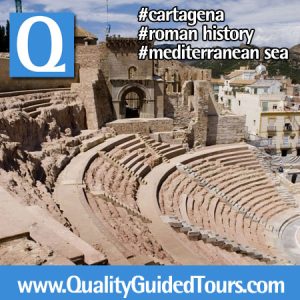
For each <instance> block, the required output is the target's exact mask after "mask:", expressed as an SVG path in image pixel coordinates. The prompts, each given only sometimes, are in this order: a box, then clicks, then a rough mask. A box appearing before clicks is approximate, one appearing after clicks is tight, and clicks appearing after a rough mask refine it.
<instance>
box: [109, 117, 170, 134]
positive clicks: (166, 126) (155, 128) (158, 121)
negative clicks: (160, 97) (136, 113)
mask: <svg viewBox="0 0 300 300" xmlns="http://www.w3.org/2000/svg"><path fill="white" fill-rule="evenodd" d="M106 126H107V127H109V128H113V129H114V130H115V131H116V133H117V134H124V133H133V134H134V133H138V132H139V133H141V134H149V133H154V132H163V131H172V130H173V120H172V119H169V118H155V119H127V120H126V119H124V120H117V121H114V122H111V123H108V124H106Z"/></svg>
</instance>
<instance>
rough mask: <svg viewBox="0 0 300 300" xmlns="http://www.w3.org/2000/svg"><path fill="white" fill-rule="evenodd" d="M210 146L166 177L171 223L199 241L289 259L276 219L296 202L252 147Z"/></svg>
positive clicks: (266, 258)
mask: <svg viewBox="0 0 300 300" xmlns="http://www.w3.org/2000/svg"><path fill="white" fill-rule="evenodd" d="M205 149H206V153H205V154H203V155H201V150H200V151H199V152H197V153H196V154H195V159H193V160H192V161H190V162H188V163H185V162H183V163H180V162H179V163H177V164H176V168H175V171H174V172H172V173H170V174H169V175H168V176H167V177H166V178H165V180H164V181H163V182H162V184H161V187H160V189H159V193H158V199H157V201H158V203H159V207H160V210H161V213H162V214H163V215H164V216H165V217H167V218H166V220H167V222H168V223H169V224H170V225H171V226H173V228H175V229H176V230H177V231H180V232H185V233H186V234H187V236H188V237H189V239H191V240H196V241H198V243H199V241H201V240H204V241H205V240H206V241H208V242H211V243H212V244H214V245H217V246H219V247H221V248H226V249H227V250H228V249H230V251H232V250H234V251H236V252H237V253H240V254H243V255H246V256H250V257H252V258H255V259H258V260H260V261H263V262H267V263H275V262H283V261H284V259H283V258H281V257H280V254H281V253H280V251H278V249H277V248H276V247H275V245H274V244H273V243H272V239H273V238H275V239H276V236H277V235H278V228H276V218H277V217H278V216H280V215H281V214H284V213H286V212H287V211H289V210H291V214H293V212H292V209H293V208H294V207H295V203H294V202H293V201H287V200H286V199H282V198H281V197H280V195H279V193H278V191H277V189H276V187H275V185H274V183H273V182H272V181H271V179H270V178H269V177H268V176H267V174H266V173H265V171H264V170H263V168H262V167H261V166H260V164H259V163H258V160H257V157H256V156H255V155H254V152H253V151H252V150H251V149H250V148H249V147H248V146H246V145H245V146H239V147H235V148H232V147H231V148H230V147H229V148H228V150H224V149H223V150H222V151H221V152H220V151H218V147H212V148H211V149H212V150H211V151H207V148H205ZM274 224H275V225H274ZM230 243H231V245H230ZM200 248H201V247H200ZM199 250H200V249H199Z"/></svg>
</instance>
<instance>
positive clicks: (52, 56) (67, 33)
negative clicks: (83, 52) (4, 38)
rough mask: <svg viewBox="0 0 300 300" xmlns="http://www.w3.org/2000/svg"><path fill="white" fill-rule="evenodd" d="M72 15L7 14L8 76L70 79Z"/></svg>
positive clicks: (72, 54) (72, 55)
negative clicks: (8, 30) (8, 24)
mask: <svg viewBox="0 0 300 300" xmlns="http://www.w3.org/2000/svg"><path fill="white" fill-rule="evenodd" d="M74 18H75V17H74V14H72V13H13V14H10V77H15V78H28V77H30V78H53V77H56V78H73V77H74V67H75V62H74Z"/></svg>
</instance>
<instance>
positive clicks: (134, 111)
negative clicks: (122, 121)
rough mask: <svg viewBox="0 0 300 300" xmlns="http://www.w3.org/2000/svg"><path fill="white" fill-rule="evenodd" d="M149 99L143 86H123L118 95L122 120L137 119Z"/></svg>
mask: <svg viewBox="0 0 300 300" xmlns="http://www.w3.org/2000/svg"><path fill="white" fill-rule="evenodd" d="M149 99H150V95H149V93H148V91H147V89H146V88H145V87H144V86H143V85H141V84H136V83H134V84H128V85H126V86H124V87H123V88H122V89H121V90H120V92H119V95H118V101H119V103H120V115H121V116H123V118H139V117H140V114H141V112H142V110H143V107H144V105H145V103H146V102H147V100H149Z"/></svg>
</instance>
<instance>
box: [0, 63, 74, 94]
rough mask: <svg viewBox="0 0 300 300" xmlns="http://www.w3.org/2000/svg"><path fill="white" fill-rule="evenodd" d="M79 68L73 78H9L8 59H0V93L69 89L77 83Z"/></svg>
mask: <svg viewBox="0 0 300 300" xmlns="http://www.w3.org/2000/svg"><path fill="white" fill-rule="evenodd" d="M78 70H79V66H78V65H76V66H75V75H76V76H75V78H47V79H43V78H24V79H22V78H10V76H9V59H7V58H0V92H11V91H23V90H40V89H52V88H69V87H70V86H71V84H72V83H73V82H78Z"/></svg>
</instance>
